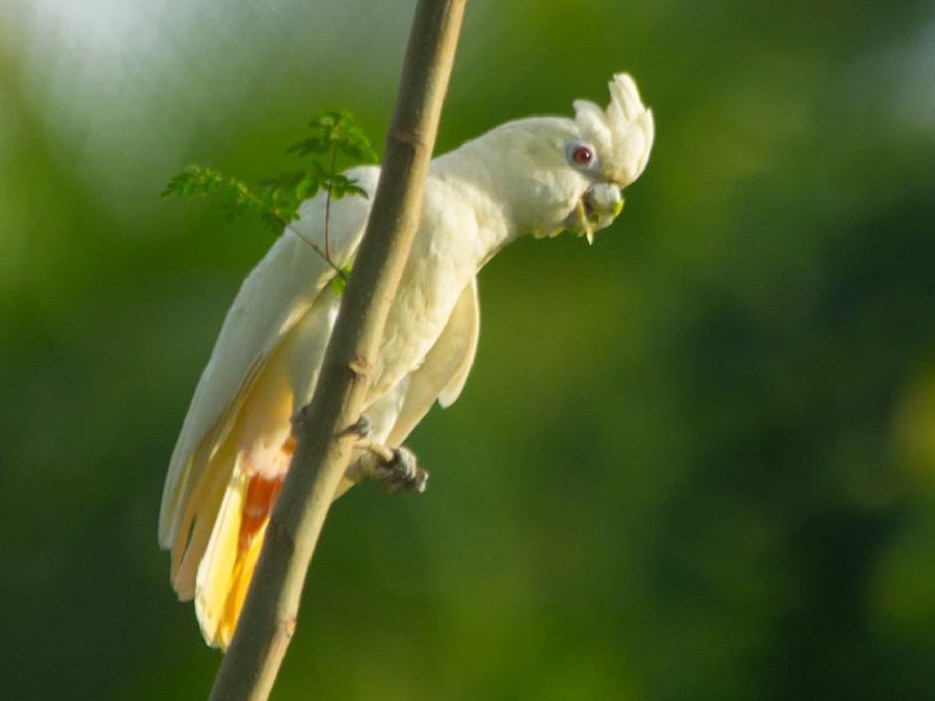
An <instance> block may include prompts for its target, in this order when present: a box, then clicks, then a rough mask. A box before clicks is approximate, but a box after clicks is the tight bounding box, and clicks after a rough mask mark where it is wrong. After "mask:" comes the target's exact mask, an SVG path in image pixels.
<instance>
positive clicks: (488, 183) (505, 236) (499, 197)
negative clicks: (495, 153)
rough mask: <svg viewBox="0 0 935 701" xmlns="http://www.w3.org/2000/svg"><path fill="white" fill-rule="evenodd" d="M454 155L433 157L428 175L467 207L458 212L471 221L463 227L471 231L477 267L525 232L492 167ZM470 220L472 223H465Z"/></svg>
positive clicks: (502, 184) (505, 188) (506, 188)
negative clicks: (434, 158)
mask: <svg viewBox="0 0 935 701" xmlns="http://www.w3.org/2000/svg"><path fill="white" fill-rule="evenodd" d="M459 151H460V149H459ZM457 154H458V151H455V152H453V153H451V154H446V155H445V156H442V157H440V158H438V159H436V160H435V161H434V162H433V163H432V170H431V173H430V177H432V178H433V179H434V180H436V182H437V183H438V184H439V186H440V187H442V188H444V189H446V190H449V191H450V194H454V195H456V197H455V200H456V201H458V202H459V203H461V205H462V206H463V207H465V208H466V210H467V211H465V212H463V213H462V215H464V216H468V217H470V218H471V219H473V222H467V221H465V222H464V223H465V225H466V226H465V227H464V228H465V230H466V231H471V235H472V245H471V248H472V249H473V252H474V255H475V256H476V260H477V268H478V269H480V268H481V267H482V266H483V265H484V264H485V263H486V262H487V261H489V260H490V259H491V258H492V257H493V256H494V255H496V254H497V253H498V252H499V251H500V249H502V248H503V247H504V246H506V245H507V244H509V243H511V242H512V241H514V240H516V239H517V238H519V237H520V236H521V235H522V234H523V233H525V232H523V230H522V227H521V226H520V224H519V223H518V221H517V217H516V213H515V212H514V211H513V210H512V206H511V202H510V198H509V197H508V196H506V193H508V192H509V184H508V183H501V182H499V180H500V178H498V174H497V172H496V170H495V169H493V168H491V167H489V166H487V165H486V164H485V163H484V162H483V161H482V160H479V159H471V158H458V157H456V155H457ZM470 223H473V224H474V226H469V224H470Z"/></svg>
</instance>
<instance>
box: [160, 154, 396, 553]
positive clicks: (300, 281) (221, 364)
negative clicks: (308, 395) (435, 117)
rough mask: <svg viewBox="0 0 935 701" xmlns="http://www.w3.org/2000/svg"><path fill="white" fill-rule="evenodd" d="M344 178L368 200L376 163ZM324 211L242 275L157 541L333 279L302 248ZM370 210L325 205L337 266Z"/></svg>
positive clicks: (166, 493)
mask: <svg viewBox="0 0 935 701" xmlns="http://www.w3.org/2000/svg"><path fill="white" fill-rule="evenodd" d="M348 175H349V176H350V177H352V178H354V179H356V181H357V184H358V185H359V186H360V187H362V188H363V189H364V190H365V191H366V192H367V193H368V194H369V195H370V197H371V198H372V196H373V193H374V191H375V189H376V183H377V179H378V177H379V168H377V167H375V166H370V167H365V168H358V169H355V170H353V171H351V172H350V173H349V174H348ZM324 209H325V198H324V195H321V194H320V195H319V196H318V197H316V198H314V199H312V200H309V201H308V202H306V203H304V204H303V205H302V208H301V210H300V218H299V220H298V221H297V222H295V223H293V228H294V229H295V231H288V230H287V231H286V232H285V233H284V234H283V235H282V237H281V238H280V239H279V240H278V241H277V242H276V243H275V245H274V246H273V247H272V248H271V249H270V251H269V252H268V253H267V255H266V256H265V257H264V258H263V260H262V261H261V262H260V263H259V264H258V265H257V267H256V268H254V270H253V271H252V272H251V273H250V275H249V276H248V277H247V278H246V280H244V283H243V285H242V286H241V288H240V291H239V292H238V294H237V297H236V299H235V300H234V303H233V305H232V306H231V308H230V310H229V311H228V313H227V316H226V317H225V319H224V324H223V326H222V327H221V332H220V335H219V336H218V340H217V342H216V343H215V346H214V350H213V351H212V353H211V358H210V360H209V361H208V365H207V367H206V368H205V370H204V372H203V373H202V376H201V379H200V380H199V382H198V386H197V388H196V389H195V394H194V397H193V398H192V402H191V405H190V406H189V410H188V414H187V416H186V417H185V422H184V424H183V426H182V431H181V434H180V435H179V439H178V442H177V443H176V445H175V450H174V451H173V453H172V458H171V461H170V464H169V472H168V476H167V477H166V483H165V487H164V489H163V495H162V506H161V509H160V513H159V542H160V543H161V545H162V546H163V547H165V548H170V547H172V544H173V542H174V540H175V538H176V535H177V530H178V527H179V522H180V519H181V515H182V507H183V505H184V504H185V502H186V500H187V494H188V492H189V490H190V489H191V487H192V485H193V484H195V483H196V482H197V480H198V477H199V476H200V474H201V471H202V470H203V469H204V466H205V464H206V463H207V461H208V458H210V455H211V453H210V451H211V450H213V449H214V448H216V446H217V445H218V444H219V443H220V442H221V441H222V440H223V439H224V438H225V436H226V435H227V432H228V431H229V430H230V428H231V424H232V421H231V418H232V417H233V416H236V413H237V409H238V408H239V404H240V401H241V400H242V398H243V396H244V395H245V390H246V389H248V388H249V386H250V384H251V380H252V378H253V377H255V376H256V373H257V371H258V370H259V369H260V368H262V366H263V363H264V361H265V360H266V359H267V358H268V357H269V355H270V353H271V352H272V351H273V349H274V348H275V347H276V346H277V344H278V343H279V341H280V340H281V339H282V338H283V336H284V335H285V334H286V333H287V332H288V331H289V330H290V329H292V328H293V326H294V325H295V324H296V322H297V321H298V320H299V319H301V318H302V317H303V316H304V315H305V314H306V313H307V312H308V310H309V309H311V308H312V307H313V306H314V305H315V303H316V301H317V300H318V299H319V296H320V295H321V293H322V291H323V290H324V289H325V288H326V286H327V285H328V284H329V282H330V281H331V280H332V279H333V278H334V276H335V271H334V268H333V267H332V266H330V265H329V264H328V263H327V262H326V261H325V260H324V259H323V258H322V257H321V256H320V255H319V254H318V253H316V252H315V251H314V250H313V249H312V247H311V246H310V245H309V242H313V243H315V244H316V245H317V246H319V248H321V249H322V250H323V249H324V231H325V226H324V225H325V211H324ZM369 212H370V200H369V199H364V198H362V197H345V198H343V199H342V200H340V201H337V202H332V203H331V211H330V223H329V239H330V248H331V257H332V260H333V261H334V262H335V263H336V264H338V265H339V266H343V265H346V264H347V263H348V262H349V261H350V260H351V259H352V258H353V256H354V254H355V253H356V251H357V246H358V244H359V243H360V239H361V237H362V236H363V232H364V228H365V226H366V223H367V216H368V215H369ZM300 236H301V238H300ZM303 239H304V240H303ZM212 432H213V433H214V435H209V434H211V433H212ZM206 439H207V440H206ZM199 447H202V448H207V452H205V450H203V449H202V450H199Z"/></svg>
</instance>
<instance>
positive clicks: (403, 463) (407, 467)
mask: <svg viewBox="0 0 935 701" xmlns="http://www.w3.org/2000/svg"><path fill="white" fill-rule="evenodd" d="M380 472H381V474H380V479H381V480H382V482H383V486H384V488H385V489H386V491H388V492H390V493H391V494H392V493H394V492H400V491H404V492H417V493H419V494H421V493H422V492H424V491H425V483H426V482H427V481H428V478H429V473H428V472H426V471H425V470H423V469H422V468H421V467H419V466H418V464H416V456H415V454H414V453H413V452H412V451H411V450H409V449H408V448H406V447H399V448H394V449H393V457H392V458H391V459H390V460H389V461H388V462H387V463H386V464H384V465H383V466H382V468H381V470H380Z"/></svg>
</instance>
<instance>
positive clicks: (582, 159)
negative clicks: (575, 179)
mask: <svg viewBox="0 0 935 701" xmlns="http://www.w3.org/2000/svg"><path fill="white" fill-rule="evenodd" d="M571 158H572V160H573V161H574V162H575V163H577V164H578V165H579V166H586V165H588V164H589V163H590V162H591V159H593V158H594V154H593V153H591V149H589V148H588V147H587V146H579V147H578V148H576V149H575V150H574V152H572V154H571Z"/></svg>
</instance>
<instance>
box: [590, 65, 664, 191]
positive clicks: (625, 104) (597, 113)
mask: <svg viewBox="0 0 935 701" xmlns="http://www.w3.org/2000/svg"><path fill="white" fill-rule="evenodd" d="M608 86H609V87H610V104H609V105H607V109H606V110H602V109H601V108H600V107H598V106H597V105H596V104H594V103H593V102H590V101H589V100H575V102H574V106H575V121H577V122H578V126H580V127H581V130H582V132H583V133H584V134H585V136H586V137H587V138H588V139H589V140H590V141H592V142H593V143H594V144H595V146H597V147H598V150H599V151H600V153H601V155H602V156H603V167H602V170H603V171H605V172H606V177H607V178H608V179H609V180H611V181H612V182H614V183H616V184H618V185H619V186H620V187H626V186H627V185H629V184H630V183H632V182H633V181H634V180H636V179H637V178H638V177H639V176H640V173H642V172H643V169H644V168H645V167H646V162H647V161H648V160H649V152H650V150H651V149H652V146H653V134H654V127H653V113H652V111H651V110H649V109H647V108H646V106H645V105H643V101H642V100H641V99H640V94H639V91H638V90H637V89H636V83H635V82H633V78H631V77H630V76H629V75H628V74H626V73H617V74H616V75H614V78H613V80H611V81H610V82H609V83H608Z"/></svg>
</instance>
